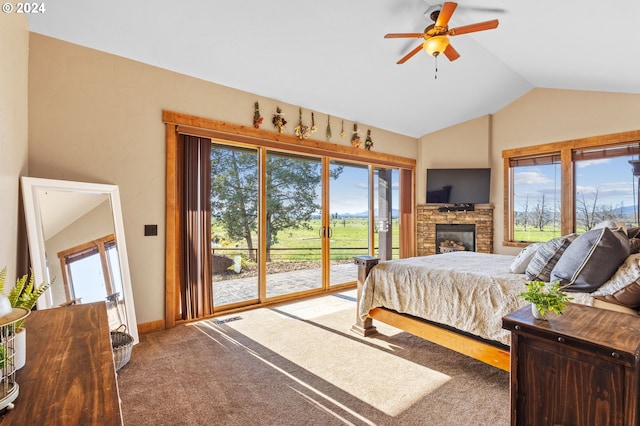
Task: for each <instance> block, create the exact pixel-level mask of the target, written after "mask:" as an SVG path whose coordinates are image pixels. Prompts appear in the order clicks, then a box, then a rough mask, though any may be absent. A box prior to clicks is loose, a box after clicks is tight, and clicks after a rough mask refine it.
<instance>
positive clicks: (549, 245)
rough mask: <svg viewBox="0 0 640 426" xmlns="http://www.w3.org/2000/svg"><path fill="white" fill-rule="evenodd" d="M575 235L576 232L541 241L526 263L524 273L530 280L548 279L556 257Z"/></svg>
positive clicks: (558, 257) (556, 260) (560, 254)
mask: <svg viewBox="0 0 640 426" xmlns="http://www.w3.org/2000/svg"><path fill="white" fill-rule="evenodd" d="M576 237H577V235H576V234H569V235H565V236H562V237H556V238H552V239H551V240H549V241H547V242H546V243H543V244H542V245H541V246H540V247H539V248H538V250H536V253H535V254H534V255H533V259H531V262H529V265H527V269H526V270H525V274H526V275H527V278H528V279H530V280H538V281H545V282H548V281H549V276H550V275H551V270H553V267H554V266H556V263H557V262H558V259H560V256H562V253H564V251H565V250H566V248H567V247H569V245H570V244H571V242H572V241H573V240H575V239H576Z"/></svg>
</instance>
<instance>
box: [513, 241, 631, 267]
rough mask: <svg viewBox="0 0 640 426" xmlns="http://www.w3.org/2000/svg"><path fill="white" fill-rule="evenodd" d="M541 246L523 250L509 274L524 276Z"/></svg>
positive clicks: (535, 245) (530, 246) (528, 247)
mask: <svg viewBox="0 0 640 426" xmlns="http://www.w3.org/2000/svg"><path fill="white" fill-rule="evenodd" d="M639 241H640V240H639ZM541 245H542V243H532V244H529V245H528V246H526V247H525V248H523V249H522V250H521V251H520V253H518V255H517V256H516V258H515V259H513V262H512V263H511V266H509V272H510V273H512V274H524V272H525V271H526V270H527V266H529V262H531V259H533V256H534V255H535V254H536V251H537V250H538V248H540V246H541Z"/></svg>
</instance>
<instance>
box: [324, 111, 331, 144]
mask: <svg viewBox="0 0 640 426" xmlns="http://www.w3.org/2000/svg"><path fill="white" fill-rule="evenodd" d="M324 136H325V137H326V138H327V140H330V139H331V116H330V115H328V116H327V130H325V132H324Z"/></svg>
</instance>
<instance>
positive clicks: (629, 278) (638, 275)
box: [591, 254, 640, 308]
mask: <svg viewBox="0 0 640 426" xmlns="http://www.w3.org/2000/svg"><path fill="white" fill-rule="evenodd" d="M591 295H592V296H594V297H595V298H596V299H600V300H604V301H606V302H611V303H616V304H618V305H622V306H626V307H628V308H637V307H640V254H632V255H630V256H629V257H627V259H626V260H625V261H624V262H623V263H622V265H620V267H619V268H618V270H617V271H616V272H615V274H613V276H612V277H611V279H610V280H609V281H607V282H606V283H604V284H603V285H602V287H600V288H599V289H598V290H596V291H595V292H593V293H591Z"/></svg>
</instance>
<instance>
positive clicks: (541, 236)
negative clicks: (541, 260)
mask: <svg viewBox="0 0 640 426" xmlns="http://www.w3.org/2000/svg"><path fill="white" fill-rule="evenodd" d="M559 236H560V229H551V228H549V229H545V230H544V231H540V230H539V229H538V228H535V227H529V228H528V229H527V230H526V231H525V230H524V229H523V228H522V227H516V229H514V232H513V239H514V240H515V241H532V242H534V241H549V240H550V239H552V238H555V237H559Z"/></svg>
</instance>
